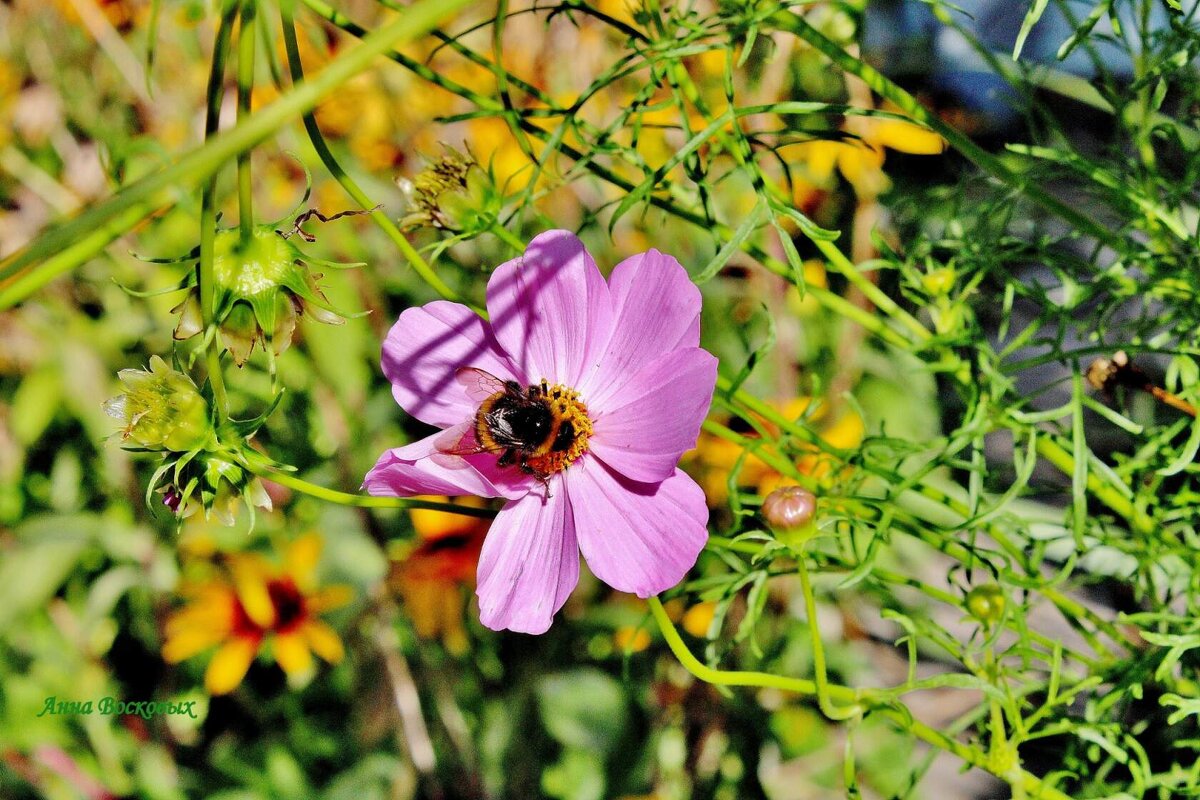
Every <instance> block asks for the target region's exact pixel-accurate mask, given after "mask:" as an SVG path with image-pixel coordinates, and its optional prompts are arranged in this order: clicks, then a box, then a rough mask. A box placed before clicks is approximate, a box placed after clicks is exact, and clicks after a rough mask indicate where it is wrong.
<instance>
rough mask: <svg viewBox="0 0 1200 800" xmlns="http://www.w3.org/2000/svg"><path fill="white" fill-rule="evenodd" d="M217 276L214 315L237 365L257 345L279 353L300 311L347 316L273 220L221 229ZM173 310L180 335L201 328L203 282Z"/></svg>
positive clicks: (331, 319) (336, 320) (334, 318)
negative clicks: (249, 228)
mask: <svg viewBox="0 0 1200 800" xmlns="http://www.w3.org/2000/svg"><path fill="white" fill-rule="evenodd" d="M309 260H311V259H309ZM330 266H350V265H339V264H331V265H330ZM213 277H214V279H215V284H216V285H215V287H214V303H215V311H214V314H213V318H214V320H215V321H216V323H217V327H218V328H219V329H220V331H221V336H222V341H223V342H224V344H225V346H226V347H227V348H228V350H229V353H230V355H231V356H233V360H234V363H235V364H237V365H238V366H239V367H240V366H242V365H243V364H245V363H246V361H247V360H248V359H249V358H250V355H251V353H252V352H253V351H254V347H255V345H259V346H261V347H262V348H263V350H264V351H266V350H268V349H269V350H270V351H271V352H273V353H274V354H276V355H279V354H281V353H283V351H285V350H286V349H287V348H288V345H289V344H291V341H292V334H293V332H294V331H295V329H296V321H297V318H298V317H299V316H300V315H301V314H307V315H308V316H310V317H312V318H314V319H316V320H318V321H319V322H325V323H330V324H335V325H336V324H341V323H342V322H343V321H344V320H343V318H342V316H341V315H340V314H338V313H337V312H336V311H335V310H334V309H332V308H331V307H330V306H329V301H328V300H326V299H325V296H324V295H323V294H322V293H321V290H320V289H319V288H318V287H317V283H316V282H317V280H318V279H319V278H320V277H321V276H320V275H319V274H313V273H311V272H310V271H309V268H308V266H307V264H306V256H305V255H304V253H303V252H301V251H300V249H299V248H297V247H296V246H295V245H294V244H292V242H291V241H290V240H289V239H286V238H284V237H283V236H282V235H281V234H280V233H278V232H277V231H276V230H275V229H274V227H273V226H271V225H260V226H258V227H256V228H255V229H254V232H253V235H252V236H250V237H248V238H246V237H243V236H242V234H241V233H240V231H238V230H236V229H234V230H225V231H218V232H217V235H216V240H215V242H214V245H213ZM172 312H173V313H177V314H179V322H178V324H177V325H176V326H175V338H176V339H180V340H182V339H188V338H190V337H192V336H195V335H196V334H198V333H200V331H201V330H203V327H204V323H203V314H202V313H201V308H200V293H199V287H197V286H195V285H193V286H192V290H191V292H190V293H189V294H188V296H187V297H186V298H184V300H183V302H182V303H180V304H179V305H178V306H176V307H175V308H174V309H172Z"/></svg>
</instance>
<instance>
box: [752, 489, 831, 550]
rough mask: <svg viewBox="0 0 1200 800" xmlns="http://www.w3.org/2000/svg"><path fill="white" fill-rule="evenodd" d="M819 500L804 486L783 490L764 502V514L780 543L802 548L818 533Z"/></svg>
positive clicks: (775, 492) (771, 494) (772, 494)
mask: <svg viewBox="0 0 1200 800" xmlns="http://www.w3.org/2000/svg"><path fill="white" fill-rule="evenodd" d="M816 513H817V498H816V497H815V496H814V495H813V493H812V492H810V491H808V490H807V489H804V488H802V487H800V486H780V487H779V488H778V489H776V490H774V491H773V492H771V493H770V494H769V495H767V497H766V499H765V500H763V504H762V514H763V518H764V519H766V521H767V524H768V525H770V526H771V528H772V529H773V530H774V531H775V533H776V535H777V536H778V537H779V539H780V541H782V542H783V543H784V544H788V545H801V544H803V543H804V542H806V541H808V539H810V538H811V537H812V535H813V534H814V533H816V527H817V526H816V521H815V518H816Z"/></svg>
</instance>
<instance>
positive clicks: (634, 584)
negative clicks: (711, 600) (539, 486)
mask: <svg viewBox="0 0 1200 800" xmlns="http://www.w3.org/2000/svg"><path fill="white" fill-rule="evenodd" d="M565 474H566V475H567V476H568V480H566V481H564V482H563V483H564V484H566V488H567V490H568V492H569V494H570V495H571V510H572V512H573V513H574V517H575V533H576V535H577V536H578V537H579V549H580V550H582V551H583V557H584V560H586V561H587V563H588V566H589V567H590V568H591V570H592V572H593V573H594V574H595V575H596V577H597V578H599V579H600V580H602V581H604V582H605V583H607V584H608V585H609V586H611V587H613V588H614V589H619V590H620V591H622V592H632V593H634V594H636V595H637V596H638V597H649V596H650V595H653V594H657V593H659V592H661V591H664V590H666V589H669V588H671V587H672V586H674V585H675V584H677V583H679V582H680V581H681V580H683V577H684V576H685V575H686V574H687V571H688V570H689V569H691V568H692V566H693V565H694V564H695V563H696V557H697V556H699V554H700V551H701V550H702V549H703V548H704V543H705V542H706V541H708V528H707V524H708V505H707V504H706V503H705V501H704V491H703V490H702V489H701V488H700V487H699V486H697V485H696V482H695V481H693V480H692V479H691V478H690V477H689V476H688V475H687V474H685V473H684V472H681V471H680V470H675V472H674V473H673V474H672V475H671V477H669V478H667V479H666V480H665V481H663V482H662V483H657V484H653V483H636V482H634V481H631V480H628V479H627V478H623V477H621V476H620V475H617V474H616V473H614V472H613V471H612V470H611V469H609V468H608V467H606V466H605V465H604V464H603V463H602V462H600V461H598V460H596V459H594V458H588V457H584V458H582V459H580V460H579V461H577V462H575V463H574V464H572V465H571V466H570V468H569V469H568V471H567V472H566V473H565Z"/></svg>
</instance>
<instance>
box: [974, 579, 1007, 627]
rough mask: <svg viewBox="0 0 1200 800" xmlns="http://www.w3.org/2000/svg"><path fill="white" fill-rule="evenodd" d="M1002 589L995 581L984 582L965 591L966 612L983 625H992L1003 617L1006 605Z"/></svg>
mask: <svg viewBox="0 0 1200 800" xmlns="http://www.w3.org/2000/svg"><path fill="white" fill-rule="evenodd" d="M1007 602H1008V601H1007V598H1005V596H1004V590H1003V589H1002V588H1000V586H998V585H997V584H995V583H984V584H980V585H979V586H976V587H975V588H974V589H972V590H971V591H970V592H968V593H967V613H969V614H970V615H971V616H972V617H974V618H975V619H977V620H979V621H980V622H982V623H983V624H984V625H994V624H995V623H997V622H999V621H1000V620H1002V619H1004V610H1005V606H1006V605H1007Z"/></svg>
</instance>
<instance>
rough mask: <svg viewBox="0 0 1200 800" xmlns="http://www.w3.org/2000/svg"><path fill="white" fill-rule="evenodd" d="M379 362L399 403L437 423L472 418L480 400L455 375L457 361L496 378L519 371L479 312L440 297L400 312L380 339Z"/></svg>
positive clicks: (426, 419) (422, 417)
mask: <svg viewBox="0 0 1200 800" xmlns="http://www.w3.org/2000/svg"><path fill="white" fill-rule="evenodd" d="M382 364H383V374H384V375H386V376H387V378H388V380H390V381H391V382H392V395H393V396H394V397H395V398H396V402H397V403H399V404H400V407H401V408H403V409H404V410H405V411H407V412H408V413H409V414H412V415H413V416H414V417H416V418H417V419H419V420H421V421H422V422H427V423H429V424H430V425H437V426H438V427H442V428H445V427H449V426H451V425H455V424H457V423H459V422H462V421H463V420H465V419H469V418H471V416H473V415H474V413H475V409H476V408H478V406H479V403H478V402H476V401H474V400H472V399H471V398H469V397H468V396H467V393H466V391H465V390H464V389H463V386H462V384H461V383H459V382H458V381H456V380H455V379H454V373H455V370H456V369H458V368H459V367H477V368H479V369H482V370H484V371H485V372H490V373H492V374H493V375H495V376H496V377H497V378H500V379H501V380H509V379H512V378H517V380H521V378H523V377H524V376H521V375H520V374H519V373H518V372H517V370H516V369H515V367H514V366H513V364H512V362H511V361H509V359H508V357H507V356H506V355H505V354H504V352H503V351H502V350H501V349H500V346H499V344H497V342H496V339H495V337H494V336H492V333H491V331H490V329H489V327H488V324H487V323H486V322H484V321H483V320H482V319H480V318H479V315H478V314H476V313H475V312H474V311H472V310H471V309H469V308H467V307H466V306H464V305H459V304H458V303H450V302H447V301H445V300H436V301H434V302H432V303H427V304H425V305H423V306H420V307H419V308H418V307H414V308H407V309H405V310H404V312H403V313H401V314H400V319H398V320H396V324H395V325H393V326H392V329H391V331H389V332H388V335H387V339H385V340H384V342H383V359H382Z"/></svg>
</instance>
